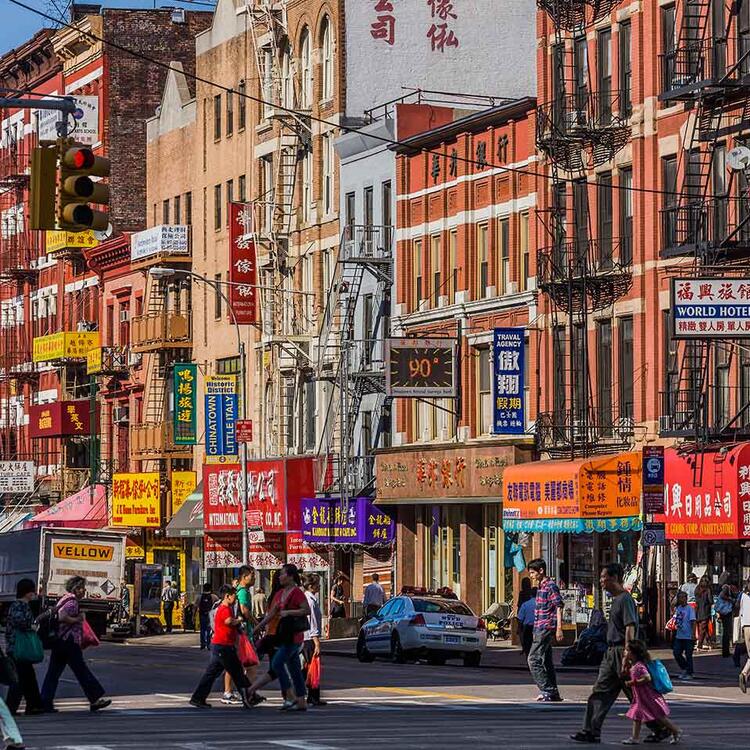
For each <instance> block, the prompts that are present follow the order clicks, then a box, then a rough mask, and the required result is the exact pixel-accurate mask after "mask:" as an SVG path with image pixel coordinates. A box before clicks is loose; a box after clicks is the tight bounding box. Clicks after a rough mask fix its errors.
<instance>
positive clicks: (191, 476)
mask: <svg viewBox="0 0 750 750" xmlns="http://www.w3.org/2000/svg"><path fill="white" fill-rule="evenodd" d="M171 483H172V515H174V514H175V513H177V511H178V510H179V509H180V508H181V507H182V504H183V503H184V502H185V500H187V499H188V496H189V495H190V493H191V492H192V491H193V490H194V489H195V487H196V484H197V482H196V474H195V472H194V471H173V472H172V479H171Z"/></svg>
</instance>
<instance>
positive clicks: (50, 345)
mask: <svg viewBox="0 0 750 750" xmlns="http://www.w3.org/2000/svg"><path fill="white" fill-rule="evenodd" d="M97 346H99V332H98V331H80V332H75V333H74V332H70V331H65V332H60V333H51V334H50V335H49V336H37V337H36V338H35V339H34V343H33V352H32V357H31V358H32V360H33V361H34V362H47V361H49V360H53V359H86V357H87V355H88V353H89V351H90V350H91V349H94V348H96V347H97Z"/></svg>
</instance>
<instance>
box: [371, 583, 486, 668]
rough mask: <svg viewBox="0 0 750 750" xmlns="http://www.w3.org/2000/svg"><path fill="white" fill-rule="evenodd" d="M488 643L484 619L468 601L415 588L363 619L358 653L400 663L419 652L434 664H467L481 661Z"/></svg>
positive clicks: (417, 654) (417, 655) (414, 656)
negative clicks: (471, 607) (460, 662)
mask: <svg viewBox="0 0 750 750" xmlns="http://www.w3.org/2000/svg"><path fill="white" fill-rule="evenodd" d="M486 646H487V627H486V625H485V622H484V620H482V619H481V618H480V617H477V615H475V614H474V613H473V612H472V611H471V609H470V608H469V607H468V606H467V605H466V604H464V602H462V601H459V600H458V599H456V598H455V597H452V596H451V595H448V596H446V595H439V594H435V593H431V592H427V591H424V589H410V590H405V591H402V593H401V594H400V595H399V596H396V597H394V598H393V599H391V600H390V601H388V602H386V604H385V605H384V606H383V607H381V608H380V610H378V612H377V613H376V614H375V615H374V616H373V617H371V618H370V619H368V620H367V621H366V622H365V623H364V624H363V625H362V627H361V629H360V631H359V637H358V639H357V657H358V658H359V660H360V661H361V662H370V661H373V659H375V657H377V656H387V657H390V659H391V660H392V661H394V662H396V663H399V664H400V663H403V662H405V661H407V660H409V659H418V658H423V659H426V660H427V661H428V662H429V663H430V664H445V662H446V660H447V659H463V662H464V664H465V665H466V666H467V667H478V666H479V662H480V661H481V659H482V653H483V652H484V649H485V647H486Z"/></svg>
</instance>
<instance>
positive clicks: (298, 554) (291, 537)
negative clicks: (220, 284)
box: [286, 531, 328, 570]
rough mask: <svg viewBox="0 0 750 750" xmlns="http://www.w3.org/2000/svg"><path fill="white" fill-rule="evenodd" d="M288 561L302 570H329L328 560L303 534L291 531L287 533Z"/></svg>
mask: <svg viewBox="0 0 750 750" xmlns="http://www.w3.org/2000/svg"><path fill="white" fill-rule="evenodd" d="M286 561H287V562H288V563H292V565H296V566H297V567H298V568H299V569H300V570H328V561H327V560H326V559H325V558H324V557H321V556H320V555H319V554H318V553H317V552H316V551H315V550H314V549H313V548H312V547H310V546H309V545H308V544H307V543H306V542H305V540H304V539H303V538H302V534H300V533H298V532H296V531H295V532H291V533H289V534H287V535H286Z"/></svg>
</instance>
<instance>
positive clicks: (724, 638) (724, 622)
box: [720, 612, 734, 658]
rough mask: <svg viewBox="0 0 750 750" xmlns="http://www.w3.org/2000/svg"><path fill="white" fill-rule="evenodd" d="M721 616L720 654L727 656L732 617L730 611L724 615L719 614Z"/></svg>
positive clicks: (730, 643) (732, 622)
mask: <svg viewBox="0 0 750 750" xmlns="http://www.w3.org/2000/svg"><path fill="white" fill-rule="evenodd" d="M720 617H721V655H722V656H723V657H724V658H727V657H728V656H730V655H731V646H732V626H733V624H734V617H733V615H732V613H731V612H729V614H726V615H720Z"/></svg>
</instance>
